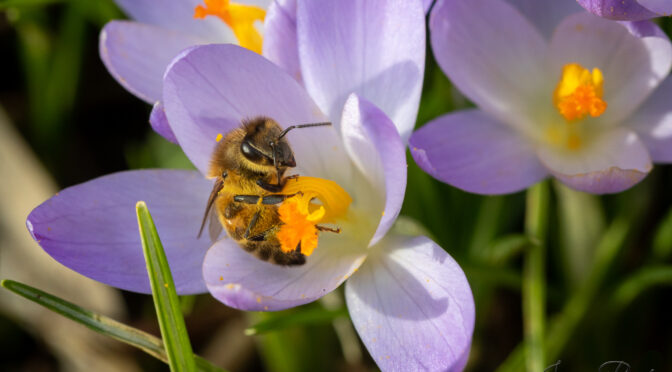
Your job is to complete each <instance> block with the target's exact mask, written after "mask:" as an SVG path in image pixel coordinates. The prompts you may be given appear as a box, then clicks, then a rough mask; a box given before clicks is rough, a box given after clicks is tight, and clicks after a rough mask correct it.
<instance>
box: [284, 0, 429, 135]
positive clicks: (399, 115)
mask: <svg viewBox="0 0 672 372" xmlns="http://www.w3.org/2000/svg"><path fill="white" fill-rule="evenodd" d="M297 36H298V50H299V60H300V64H301V72H302V78H303V82H304V85H305V87H306V89H307V90H308V92H309V93H310V95H311V97H312V98H313V99H314V100H315V102H316V103H317V104H318V105H319V106H320V108H321V109H322V111H323V112H325V113H326V114H327V115H329V117H330V118H332V120H334V122H336V123H339V122H340V118H339V117H340V115H341V112H342V109H343V104H344V103H345V101H346V100H347V98H348V97H349V95H350V94H351V93H357V94H358V95H359V96H361V97H364V98H366V99H368V100H369V101H371V102H372V103H374V104H375V105H376V106H378V107H379V108H381V109H382V110H383V112H385V113H386V114H387V115H388V116H389V117H390V118H391V119H392V121H393V122H394V123H395V125H396V126H397V128H398V130H399V133H400V134H401V137H402V138H403V139H404V140H406V139H407V138H408V137H409V136H410V134H411V131H412V130H413V126H414V124H415V119H416V116H417V113H418V104H419V102H420V93H421V90H422V76H423V73H424V68H425V16H424V12H423V9H422V4H421V3H420V1H418V0H413V1H409V0H366V1H357V0H337V1H303V2H298V3H297Z"/></svg>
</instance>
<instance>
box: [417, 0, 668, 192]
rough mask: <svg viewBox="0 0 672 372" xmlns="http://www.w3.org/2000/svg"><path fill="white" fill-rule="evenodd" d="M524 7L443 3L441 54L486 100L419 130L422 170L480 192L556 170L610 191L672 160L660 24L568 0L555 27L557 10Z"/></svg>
mask: <svg viewBox="0 0 672 372" xmlns="http://www.w3.org/2000/svg"><path fill="white" fill-rule="evenodd" d="M512 3H514V4H516V6H517V7H518V8H517V7H515V6H514V5H512V4H511V3H508V2H505V1H503V0H489V1H487V0H469V1H466V0H448V1H439V2H438V3H437V4H436V5H435V6H434V8H433V10H432V15H431V20H430V32H431V41H432V47H433V50H434V54H435V56H436V59H437V61H438V63H439V65H440V66H441V68H442V69H443V71H444V72H445V73H446V75H448V77H449V78H450V79H451V81H452V82H453V83H454V84H455V85H456V86H457V87H458V88H459V89H460V91H461V92H462V93H464V94H465V95H466V96H467V97H468V98H469V99H471V100H472V101H473V102H474V103H476V105H477V106H478V108H477V109H470V110H463V111H458V112H455V113H451V114H448V115H445V116H442V117H440V118H437V119H435V120H434V121H432V122H430V123H428V124H427V125H426V126H425V127H423V128H421V129H420V130H418V131H417V132H415V133H414V134H413V136H412V137H411V139H410V147H411V153H412V155H413V157H414V159H415V160H416V162H417V163H418V164H419V165H420V167H422V168H423V169H424V170H425V171H427V172H428V173H430V174H431V175H432V176H434V177H436V178H438V179H439V180H441V181H444V182H447V183H449V184H452V185H454V186H456V187H459V188H461V189H464V190H466V191H470V192H475V193H483V194H501V193H509V192H515V191H518V190H522V189H525V188H527V187H528V186H530V185H531V184H533V183H535V182H537V181H539V180H541V179H543V178H546V177H547V176H548V175H552V176H554V177H556V178H557V179H559V180H560V181H562V182H563V183H565V184H567V185H568V186H570V187H572V188H574V189H577V190H582V191H587V192H591V193H597V194H600V193H614V192H619V191H622V190H625V189H627V188H629V187H631V186H633V185H634V184H636V183H637V182H639V181H641V180H642V179H643V178H644V177H645V176H646V175H647V174H648V173H649V172H650V171H651V169H652V163H653V162H670V161H672V130H671V128H672V122H670V113H671V112H672V105H671V104H670V101H669V97H670V96H671V95H672V79H670V78H669V77H667V76H668V73H669V71H670V66H671V65H672V46H671V45H670V41H669V40H668V38H667V37H666V36H665V35H664V33H662V31H661V30H660V29H659V28H658V27H657V26H656V25H655V24H653V23H651V22H649V21H642V22H638V23H627V24H621V23H617V22H611V21H607V20H604V19H602V18H599V17H596V16H593V15H591V14H588V13H585V12H581V8H578V7H576V4H571V2H558V3H566V4H567V6H565V7H564V9H563V8H561V7H558V9H555V10H556V11H557V12H556V16H558V18H560V21H559V23H558V24H557V25H556V26H555V27H553V28H554V30H553V31H552V32H551V29H553V28H551V29H549V27H548V24H545V23H544V22H545V21H547V18H546V17H545V16H544V14H545V9H543V8H542V7H540V6H539V5H538V4H533V2H527V3H525V2H512ZM534 3H539V2H534ZM524 4H525V5H524ZM576 8H578V9H579V11H580V12H579V13H574V11H575V10H576ZM563 12H564V13H563ZM534 22H539V23H540V25H539V26H536V25H535V23H534Z"/></svg>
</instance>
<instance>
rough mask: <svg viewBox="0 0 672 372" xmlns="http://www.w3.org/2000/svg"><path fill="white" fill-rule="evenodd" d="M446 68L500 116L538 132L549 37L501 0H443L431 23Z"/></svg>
mask: <svg viewBox="0 0 672 372" xmlns="http://www.w3.org/2000/svg"><path fill="white" fill-rule="evenodd" d="M429 28H430V36H431V42H432V49H433V50H434V56H435V57H436V61H437V62H438V64H439V66H441V69H442V70H443V72H444V73H445V74H446V75H447V76H448V77H449V78H450V80H451V81H452V82H453V83H454V84H455V86H457V87H458V88H459V89H460V91H461V92H462V93H464V95H465V96H467V97H468V98H469V99H470V100H472V101H473V102H474V103H475V104H476V105H477V106H478V107H479V108H480V109H482V110H483V111H485V112H487V113H488V114H490V115H492V116H493V117H495V118H497V119H498V121H501V122H502V123H506V124H508V125H511V126H512V127H515V128H516V129H517V130H520V131H521V132H523V133H526V134H528V135H530V136H535V134H536V132H537V131H538V127H539V123H538V122H536V121H535V120H534V117H535V111H536V110H537V109H536V107H543V106H544V104H546V103H547V102H549V101H550V98H551V91H552V89H553V88H552V87H547V86H546V84H548V81H547V79H546V75H545V72H546V71H545V69H544V61H545V60H544V57H545V55H546V51H547V43H546V40H544V38H543V37H542V35H541V34H540V33H539V31H538V30H536V29H535V27H534V25H533V24H531V23H530V21H529V20H527V19H526V18H525V17H523V15H522V14H520V12H518V10H517V9H515V8H514V7H513V6H511V5H510V4H508V3H506V2H504V1H503V0H496V1H492V0H469V1H453V0H446V1H439V2H437V3H436V5H434V7H433V8H432V15H431V17H430V22H429Z"/></svg>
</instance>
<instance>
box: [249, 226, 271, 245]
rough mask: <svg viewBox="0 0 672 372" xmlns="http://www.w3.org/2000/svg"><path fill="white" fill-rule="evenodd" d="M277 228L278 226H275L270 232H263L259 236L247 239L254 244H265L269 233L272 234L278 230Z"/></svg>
mask: <svg viewBox="0 0 672 372" xmlns="http://www.w3.org/2000/svg"><path fill="white" fill-rule="evenodd" d="M277 228H278V226H277V225H276V226H273V227H271V228H270V229H268V230H266V231H262V232H260V233H259V234H257V235H254V236H251V237H249V238H247V240H249V241H253V242H263V241H265V240H266V235H268V234H269V233H271V232H272V231H273V230H276V229H277Z"/></svg>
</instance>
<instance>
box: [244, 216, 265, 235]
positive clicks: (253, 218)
mask: <svg viewBox="0 0 672 372" xmlns="http://www.w3.org/2000/svg"><path fill="white" fill-rule="evenodd" d="M260 214H261V211H257V213H255V214H254V215H253V216H252V220H251V221H250V224H249V225H247V230H245V234H243V238H245V239H247V238H248V237H249V236H250V232H251V231H252V229H253V228H254V225H256V224H257V220H258V219H259V215H260Z"/></svg>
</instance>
